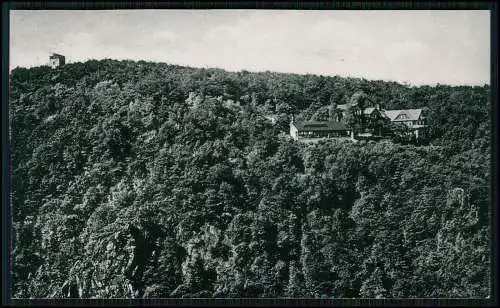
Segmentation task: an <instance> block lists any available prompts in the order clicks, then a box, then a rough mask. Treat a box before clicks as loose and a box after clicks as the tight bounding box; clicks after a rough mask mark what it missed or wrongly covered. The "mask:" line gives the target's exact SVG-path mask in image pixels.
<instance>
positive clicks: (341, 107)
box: [337, 104, 347, 110]
mask: <svg viewBox="0 0 500 308" xmlns="http://www.w3.org/2000/svg"><path fill="white" fill-rule="evenodd" d="M337 108H338V109H340V110H347V104H342V105H337Z"/></svg>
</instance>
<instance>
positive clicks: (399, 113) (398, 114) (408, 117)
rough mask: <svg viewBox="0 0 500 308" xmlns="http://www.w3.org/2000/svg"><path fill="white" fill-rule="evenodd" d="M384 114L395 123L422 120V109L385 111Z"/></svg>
mask: <svg viewBox="0 0 500 308" xmlns="http://www.w3.org/2000/svg"><path fill="white" fill-rule="evenodd" d="M384 113H385V115H386V116H387V117H388V118H389V119H390V120H391V121H393V122H398V121H417V120H419V119H420V116H421V114H422V109H401V110H384Z"/></svg>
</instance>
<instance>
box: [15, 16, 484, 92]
mask: <svg viewBox="0 0 500 308" xmlns="http://www.w3.org/2000/svg"><path fill="white" fill-rule="evenodd" d="M489 18H490V14H489V11H415V10H412V11H295V10H115V11H111V10H106V11H11V15H10V34H11V35H10V68H11V69H12V68H15V67H17V66H23V67H29V66H37V65H43V64H47V63H48V56H49V53H51V52H57V53H61V54H64V55H65V56H66V59H67V61H68V60H69V62H77V61H85V60H87V59H103V58H111V59H132V60H147V61H159V62H167V63H171V64H179V65H189V66H195V67H220V68H224V69H228V70H234V71H238V70H242V69H246V70H248V71H266V70H269V71H279V72H293V73H312V74H322V75H340V76H352V77H362V78H366V79H382V80H393V81H398V82H407V83H409V84H414V85H421V84H436V83H441V84H474V85H483V84H485V83H489V80H490V21H489Z"/></svg>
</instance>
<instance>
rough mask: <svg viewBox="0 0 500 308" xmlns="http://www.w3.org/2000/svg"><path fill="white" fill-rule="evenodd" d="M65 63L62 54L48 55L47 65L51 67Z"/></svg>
mask: <svg viewBox="0 0 500 308" xmlns="http://www.w3.org/2000/svg"><path fill="white" fill-rule="evenodd" d="M65 63H66V57H64V56H63V55H60V54H57V53H53V54H52V55H51V56H50V57H49V65H50V67H52V68H56V67H58V66H61V65H64V64H65Z"/></svg>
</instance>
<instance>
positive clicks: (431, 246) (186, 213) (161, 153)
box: [10, 60, 491, 298]
mask: <svg viewBox="0 0 500 308" xmlns="http://www.w3.org/2000/svg"><path fill="white" fill-rule="evenodd" d="M361 93H362V94H361ZM489 93H490V88H489V86H484V87H477V86H476V87H469V86H460V87H451V86H444V85H438V86H435V87H430V86H422V87H409V86H404V85H400V84H398V83H394V82H384V81H368V80H364V79H355V78H341V77H338V76H336V77H325V76H313V75H294V74H278V73H271V72H264V73H249V72H245V71H243V72H237V73H233V72H226V71H223V70H220V69H198V68H189V67H181V66H174V65H167V64H161V63H149V62H144V61H139V62H132V61H115V60H102V61H95V60H92V61H88V62H85V63H73V64H68V65H65V66H62V67H60V68H57V69H51V68H49V67H45V66H43V67H35V68H30V69H25V68H16V69H15V70H13V71H12V73H11V76H10V119H11V128H12V140H11V144H12V152H11V154H12V164H13V178H12V180H13V185H12V189H13V191H12V210H13V246H12V247H13V252H12V255H13V287H14V295H15V296H16V297H37V298H39V297H42V298H43V297H68V296H69V297H78V296H80V297H94V298H97V297H126V298H132V297H285V296H292V297H301V296H306V297H373V298H380V297H399V298H400V297H486V296H488V295H489V294H490V262H491V260H490V245H489V241H490V238H491V237H490V221H489V213H490V207H491V203H490V198H489V192H490V176H491V174H490V155H491V145H490V130H491V121H490V105H489V104H490V102H489ZM354 101H356V102H357V103H358V104H366V105H374V104H376V103H380V104H382V105H383V106H384V108H386V109H398V108H420V107H424V106H426V107H428V108H429V109H430V112H431V117H430V121H431V123H430V124H431V131H432V134H431V140H430V142H429V144H428V145H425V146H417V145H412V144H401V143H398V142H397V140H395V142H391V141H383V142H378V143H377V142H372V141H370V142H364V141H362V142H358V143H351V142H349V141H335V140H329V141H322V142H319V143H317V144H313V145H305V144H301V143H297V142H296V141H293V140H291V139H290V138H288V137H287V136H285V135H284V134H283V133H285V134H286V132H287V129H288V122H289V118H290V116H291V115H292V114H294V115H295V116H296V117H297V118H304V119H305V118H307V119H310V118H311V117H318V118H321V117H324V116H325V115H328V112H331V111H329V110H331V108H330V106H331V105H332V104H347V103H348V104H352V103H353V102H354ZM329 108H330V109H329ZM266 114H274V115H276V116H277V118H278V121H277V123H276V125H272V123H270V122H269V121H268V120H266V119H265V118H264V117H263V115H266Z"/></svg>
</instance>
